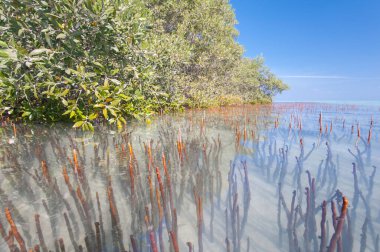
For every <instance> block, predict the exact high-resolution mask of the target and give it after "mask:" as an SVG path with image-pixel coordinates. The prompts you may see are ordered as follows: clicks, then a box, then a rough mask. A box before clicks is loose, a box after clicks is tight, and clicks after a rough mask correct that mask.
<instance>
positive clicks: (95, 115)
mask: <svg viewBox="0 0 380 252" xmlns="http://www.w3.org/2000/svg"><path fill="white" fill-rule="evenodd" d="M97 117H98V114H95V113H92V114H91V115H90V116H89V117H88V119H90V120H91V121H92V120H94V119H96V118H97Z"/></svg>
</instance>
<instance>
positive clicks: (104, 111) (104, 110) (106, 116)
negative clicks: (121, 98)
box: [103, 108, 108, 119]
mask: <svg viewBox="0 0 380 252" xmlns="http://www.w3.org/2000/svg"><path fill="white" fill-rule="evenodd" d="M103 115H104V118H106V119H108V112H107V108H104V109H103Z"/></svg>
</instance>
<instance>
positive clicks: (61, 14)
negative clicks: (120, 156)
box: [0, 0, 287, 129]
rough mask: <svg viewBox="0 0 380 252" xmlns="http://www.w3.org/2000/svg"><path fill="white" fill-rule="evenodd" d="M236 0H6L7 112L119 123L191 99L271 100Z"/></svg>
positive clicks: (1, 85) (271, 84)
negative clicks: (248, 53)
mask: <svg viewBox="0 0 380 252" xmlns="http://www.w3.org/2000/svg"><path fill="white" fill-rule="evenodd" d="M236 23H237V21H236V18H235V15H234V11H233V9H232V7H231V5H230V3H229V1H227V0H183V1H177V0H165V1H162V0H54V1H53V0H2V2H1V3H0V29H1V30H0V35H1V37H0V104H1V107H0V115H1V116H3V117H11V118H22V119H23V120H31V121H39V122H43V121H46V122H52V121H53V122H54V121H72V122H74V123H75V124H74V127H82V128H84V129H93V122H94V121H96V120H107V121H108V122H109V123H111V124H113V123H115V124H117V125H118V126H119V127H121V126H122V124H124V123H125V122H126V118H127V117H136V118H142V117H145V116H149V115H150V114H153V113H155V112H157V111H163V110H164V111H165V110H175V109H179V108H182V107H206V106H212V105H228V104H229V103H236V102H249V103H254V102H268V101H271V98H272V96H273V95H275V94H277V93H279V92H281V91H283V90H285V89H286V88H287V86H286V85H285V84H284V83H283V82H282V81H281V80H279V79H278V78H276V76H275V75H274V74H272V73H271V72H270V71H269V69H268V68H266V67H265V66H264V61H263V59H262V58H257V59H247V58H244V57H243V48H242V46H241V45H239V44H238V43H237V41H236V37H237V35H238V31H237V30H236V29H235V25H236Z"/></svg>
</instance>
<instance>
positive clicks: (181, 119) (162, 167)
mask: <svg viewBox="0 0 380 252" xmlns="http://www.w3.org/2000/svg"><path fill="white" fill-rule="evenodd" d="M379 115H380V113H379V110H378V109H376V108H370V107H355V106H337V105H334V106H332V105H323V104H276V105H274V106H245V107H233V108H219V109H210V110H205V111H189V112H186V113H185V114H181V115H178V116H175V115H173V116H162V117H159V118H156V119H155V120H153V123H152V124H149V125H147V124H143V123H130V124H129V127H128V129H127V130H125V131H123V132H117V131H113V130H112V129H109V128H107V127H105V126H99V129H98V130H97V131H96V132H95V133H84V132H81V131H75V130H71V129H70V128H68V127H66V126H64V125H56V126H54V127H45V126H41V125H35V126H24V125H17V126H14V125H13V124H11V123H9V122H6V121H4V122H2V127H1V128H0V130H1V131H0V132H1V133H0V136H1V138H0V139H1V146H0V178H1V180H0V181H1V182H0V206H1V209H2V210H1V215H0V235H1V236H2V238H1V242H0V249H1V251H7V250H10V251H29V250H30V249H31V250H32V251H49V250H51V251H54V250H55V251H86V250H87V251H133V252H136V251H336V250H337V251H379V233H380V207H379V205H378V204H376V202H378V201H379V200H380V199H379V197H380V196H379V194H377V193H376V192H378V191H379V189H380V188H379V183H378V181H377V179H376V176H377V175H376V165H377V164H378V163H379V161H380V155H379V154H380V153H379V150H380V146H379V126H378V125H377V121H376V119H378V118H379Z"/></svg>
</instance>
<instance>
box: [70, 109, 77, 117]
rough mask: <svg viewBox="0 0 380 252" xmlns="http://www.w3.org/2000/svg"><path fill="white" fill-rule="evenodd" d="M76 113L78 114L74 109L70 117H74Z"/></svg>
mask: <svg viewBox="0 0 380 252" xmlns="http://www.w3.org/2000/svg"><path fill="white" fill-rule="evenodd" d="M75 115H76V113H75V111H74V110H73V111H71V112H70V118H72V117H73V116H75Z"/></svg>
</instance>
